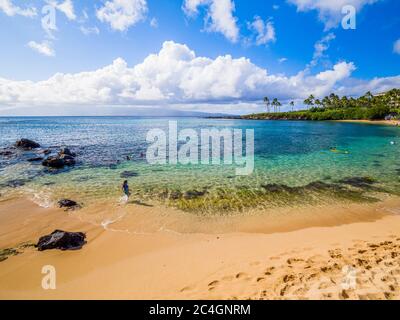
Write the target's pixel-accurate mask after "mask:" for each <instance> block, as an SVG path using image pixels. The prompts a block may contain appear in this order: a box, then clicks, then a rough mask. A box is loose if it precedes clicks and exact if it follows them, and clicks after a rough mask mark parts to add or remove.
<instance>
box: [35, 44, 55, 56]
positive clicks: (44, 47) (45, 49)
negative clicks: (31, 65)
mask: <svg viewBox="0 0 400 320" xmlns="http://www.w3.org/2000/svg"><path fill="white" fill-rule="evenodd" d="M28 47H29V48H31V49H32V50H34V51H36V52H38V53H40V54H42V55H44V56H47V57H54V56H55V52H54V49H53V48H52V47H51V43H50V42H49V41H43V42H42V43H38V42H35V41H30V42H28Z"/></svg>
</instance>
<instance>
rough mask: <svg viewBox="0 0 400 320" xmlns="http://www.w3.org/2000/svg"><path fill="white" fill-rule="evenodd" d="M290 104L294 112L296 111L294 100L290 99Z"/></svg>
mask: <svg viewBox="0 0 400 320" xmlns="http://www.w3.org/2000/svg"><path fill="white" fill-rule="evenodd" d="M289 104H290V106H291V107H292V112H293V111H294V101H290V103H289Z"/></svg>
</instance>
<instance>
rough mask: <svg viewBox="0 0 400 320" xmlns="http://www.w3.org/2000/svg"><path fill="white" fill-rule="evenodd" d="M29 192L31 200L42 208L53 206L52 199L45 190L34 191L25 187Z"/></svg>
mask: <svg viewBox="0 0 400 320" xmlns="http://www.w3.org/2000/svg"><path fill="white" fill-rule="evenodd" d="M26 191H28V192H29V193H31V197H30V198H31V200H32V201H33V202H34V203H35V204H37V205H38V206H39V207H42V208H51V207H53V206H54V201H53V200H52V199H51V195H50V194H49V193H47V192H45V191H35V190H33V189H26Z"/></svg>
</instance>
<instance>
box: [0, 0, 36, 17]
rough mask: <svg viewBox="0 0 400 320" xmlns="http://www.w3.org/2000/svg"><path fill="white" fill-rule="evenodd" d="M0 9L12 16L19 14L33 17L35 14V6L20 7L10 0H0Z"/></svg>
mask: <svg viewBox="0 0 400 320" xmlns="http://www.w3.org/2000/svg"><path fill="white" fill-rule="evenodd" d="M0 11H3V12H4V13H5V14H6V15H8V16H10V17H13V16H15V15H20V16H24V17H34V16H36V15H37V11H36V8H34V7H29V8H25V9H22V8H21V7H18V6H16V5H14V4H13V2H12V1H11V0H0Z"/></svg>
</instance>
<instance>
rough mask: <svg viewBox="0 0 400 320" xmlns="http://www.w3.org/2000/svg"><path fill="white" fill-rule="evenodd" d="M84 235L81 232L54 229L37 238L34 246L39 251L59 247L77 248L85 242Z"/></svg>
mask: <svg viewBox="0 0 400 320" xmlns="http://www.w3.org/2000/svg"><path fill="white" fill-rule="evenodd" d="M85 239H86V235H85V234H84V233H82V232H66V231H62V230H55V231H54V232H52V233H51V234H50V235H46V236H43V237H41V238H40V239H39V241H38V243H37V245H36V247H37V248H38V250H39V251H44V250H51V249H60V250H78V249H81V248H82V247H83V246H84V245H85V244H86V241H85Z"/></svg>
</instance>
